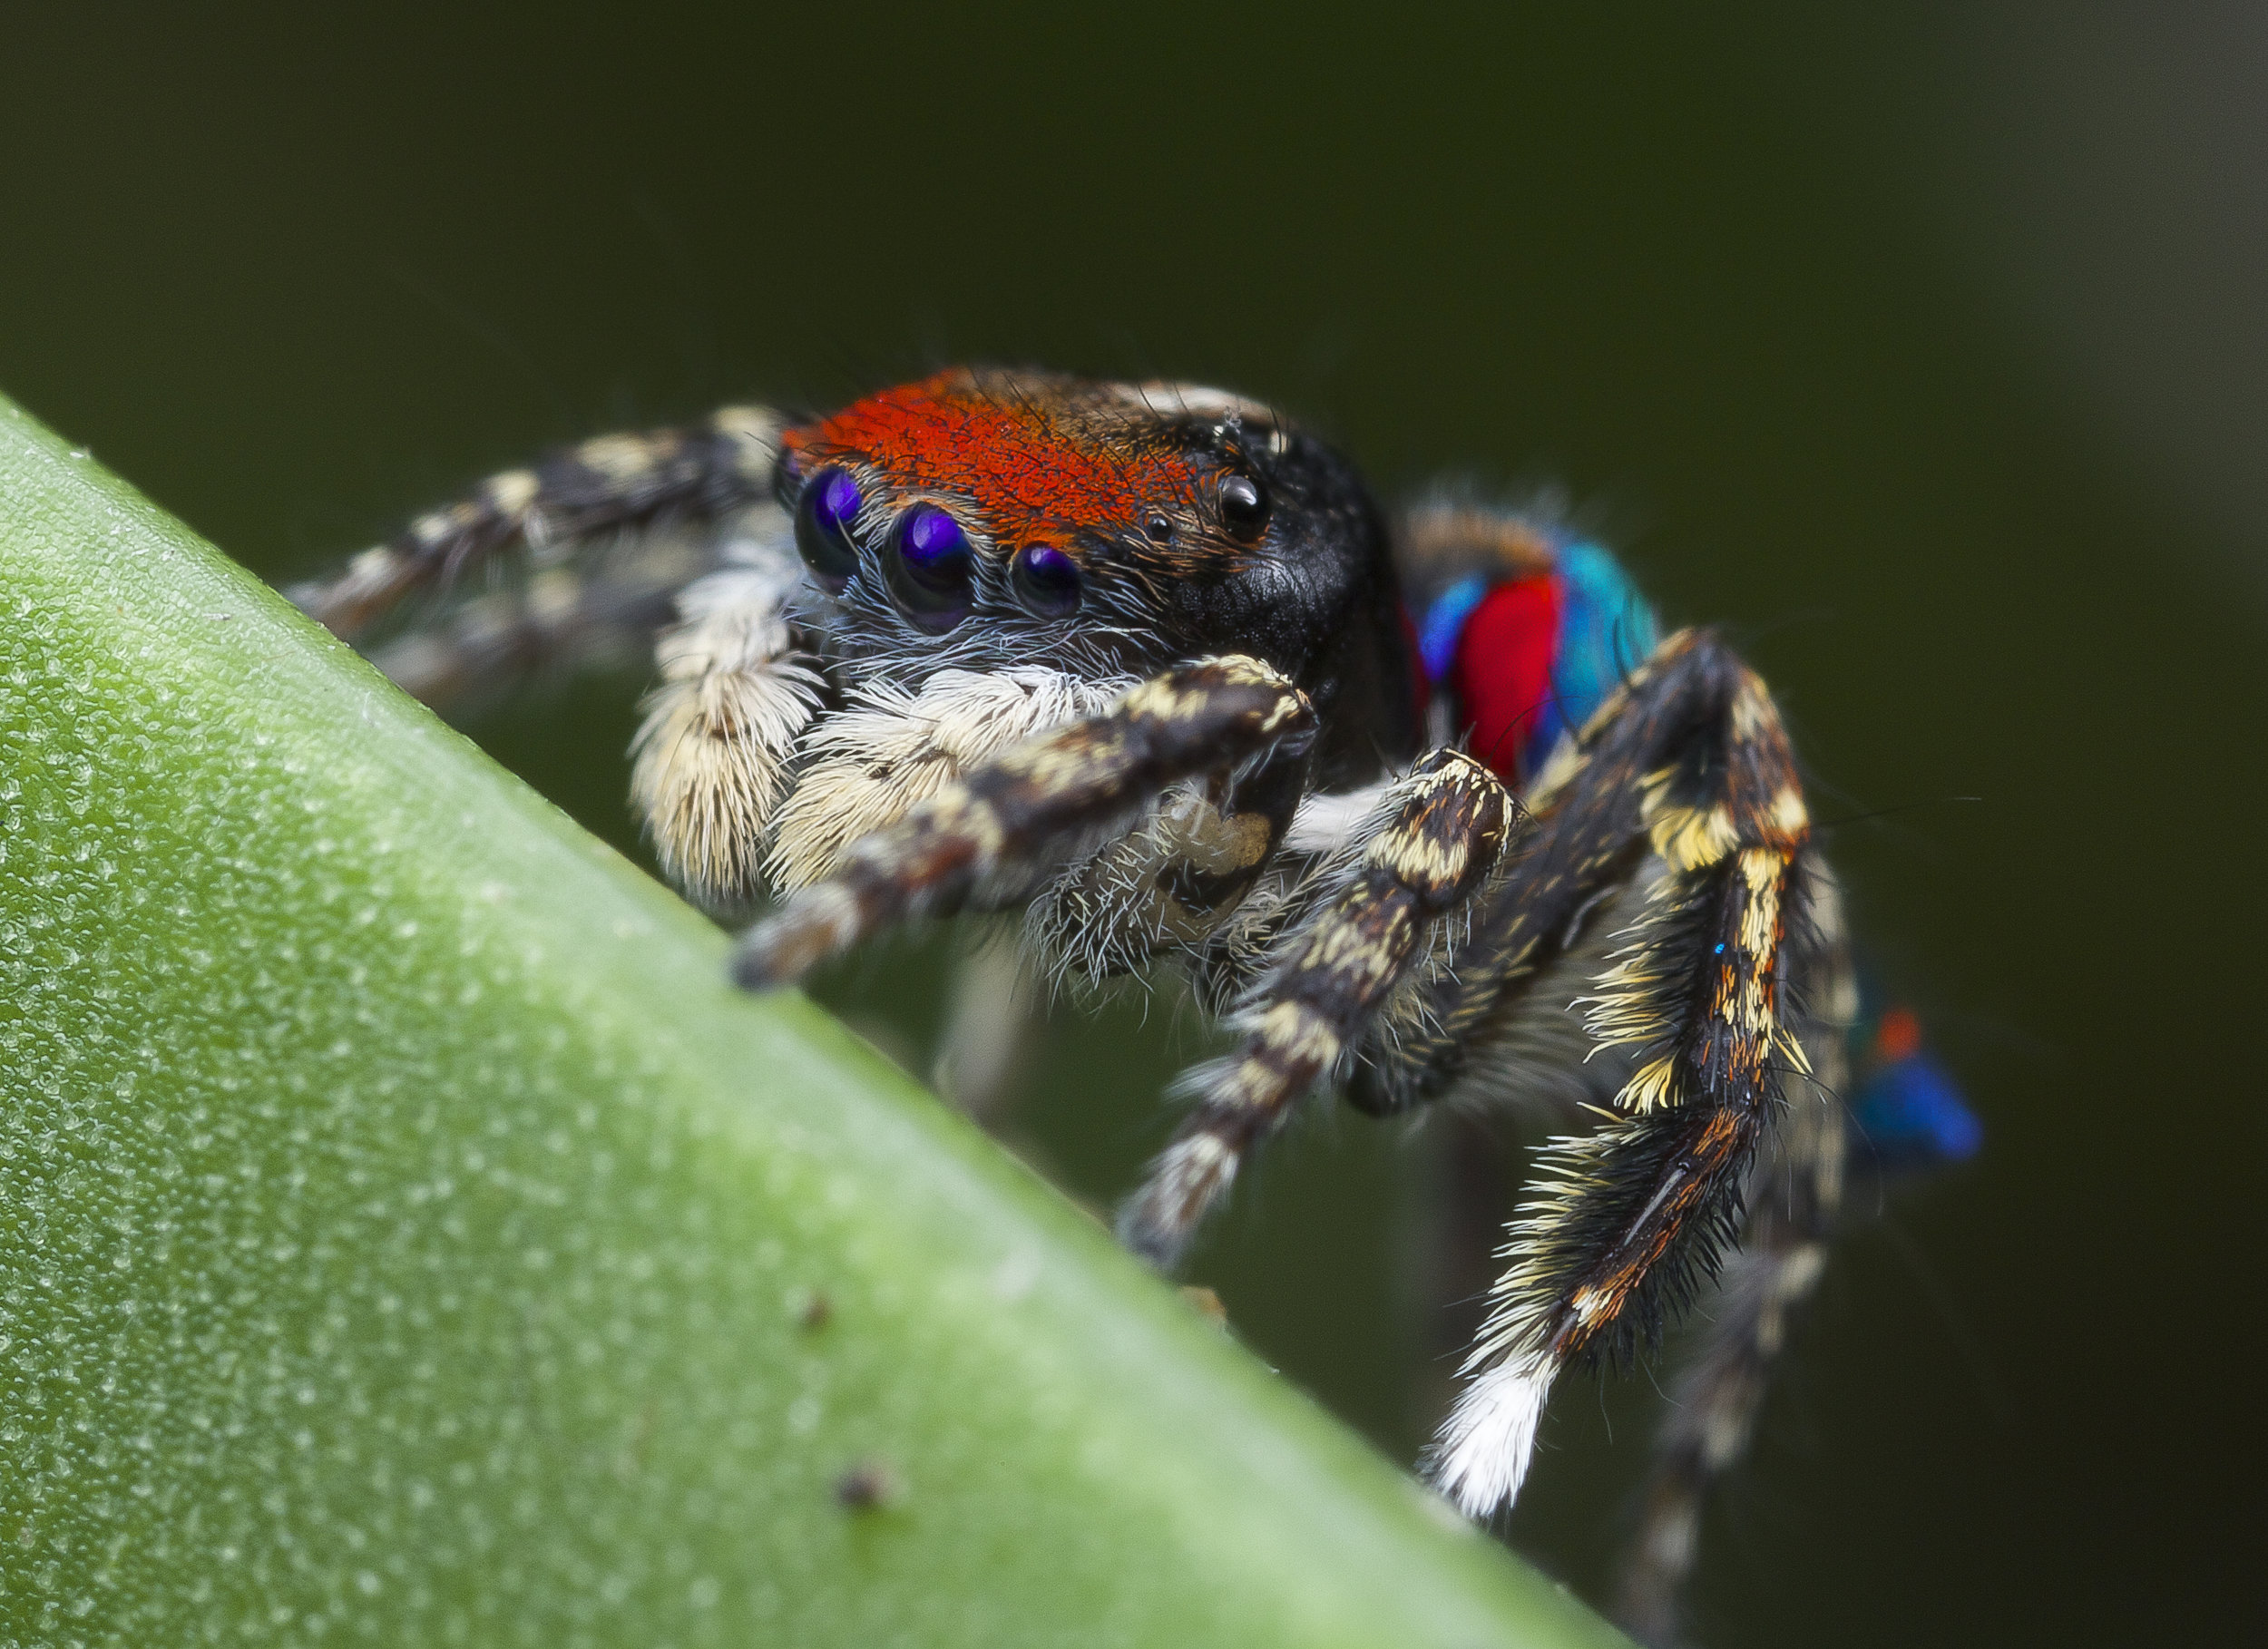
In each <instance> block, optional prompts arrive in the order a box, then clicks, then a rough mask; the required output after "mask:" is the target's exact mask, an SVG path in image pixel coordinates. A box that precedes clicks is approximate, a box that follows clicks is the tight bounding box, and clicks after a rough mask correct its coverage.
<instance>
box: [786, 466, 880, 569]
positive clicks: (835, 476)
mask: <svg viewBox="0 0 2268 1649" xmlns="http://www.w3.org/2000/svg"><path fill="white" fill-rule="evenodd" d="M863 503H865V499H863V498H861V497H860V496H859V495H858V483H856V482H855V481H853V480H852V479H851V478H850V476H849V475H847V474H846V473H844V472H843V471H841V470H839V469H837V468H836V467H835V466H834V465H833V464H829V465H828V466H827V467H826V469H823V470H821V471H820V472H819V473H817V474H816V475H814V476H813V477H812V478H811V479H810V480H809V481H807V482H806V483H804V488H803V495H802V496H801V497H800V498H798V499H797V501H796V548H797V551H800V552H801V553H802V555H803V564H804V565H805V566H807V567H808V568H810V569H811V576H812V577H813V578H815V579H816V580H818V581H819V582H820V583H821V584H823V585H825V586H826V588H827V589H829V590H833V591H835V592H836V594H838V595H839V594H841V593H842V590H843V586H844V585H846V584H847V583H849V582H850V578H851V574H852V573H854V572H856V571H858V545H857V543H856V542H855V541H854V540H853V539H852V538H851V533H850V524H851V522H852V521H853V519H855V517H856V515H857V514H858V510H859V506H860V505H861V504H863Z"/></svg>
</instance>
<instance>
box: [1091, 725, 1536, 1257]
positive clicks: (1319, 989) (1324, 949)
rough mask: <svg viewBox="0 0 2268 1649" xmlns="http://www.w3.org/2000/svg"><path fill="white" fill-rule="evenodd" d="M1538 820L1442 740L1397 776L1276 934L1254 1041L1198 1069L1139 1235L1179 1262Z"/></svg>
mask: <svg viewBox="0 0 2268 1649" xmlns="http://www.w3.org/2000/svg"><path fill="white" fill-rule="evenodd" d="M1525 823H1526V820H1525V815H1522V814H1521V813H1520V807H1519V805H1518V804H1517V803H1516V802H1514V801H1513V800H1512V798H1511V795H1510V792H1509V791H1507V790H1506V789H1505V788H1504V785H1503V783H1502V781H1501V780H1500V779H1498V778H1497V776H1495V775H1494V774H1492V773H1491V772H1490V771H1489V770H1488V769H1487V768H1486V767H1485V766H1481V764H1480V763H1479V762H1476V761H1474V760H1473V759H1472V758H1471V757H1470V756H1465V755H1463V754H1461V753H1460V752H1458V751H1455V750H1447V749H1443V750H1437V751H1435V752H1433V753H1432V755H1430V756H1426V757H1425V758H1423V759H1422V760H1421V761H1420V762H1419V763H1418V764H1417V765H1416V766H1414V767H1413V768H1412V769H1411V771H1410V772H1409V773H1408V774H1407V775H1406V776H1404V777H1403V778H1402V779H1401V780H1400V781H1399V782H1397V783H1395V784H1394V785H1392V786H1391V787H1390V788H1388V789H1387V791H1386V792H1385V794H1384V796H1383V800H1382V801H1381V802H1380V804H1379V805H1378V806H1377V808H1376V809H1375V810H1374V813H1373V814H1372V815H1371V819H1370V821H1369V822H1368V824H1367V825H1366V826H1365V827H1364V828H1363V829H1362V830H1360V831H1359V832H1358V834H1357V839H1356V843H1355V845H1354V851H1353V852H1352V853H1351V854H1349V855H1348V856H1347V857H1346V858H1345V859H1344V860H1343V861H1341V862H1340V863H1338V864H1330V863H1326V864H1325V868H1324V869H1323V870H1321V871H1319V872H1318V873H1317V874H1318V876H1319V877H1321V878H1323V879H1325V883H1326V885H1327V888H1328V891H1327V892H1325V893H1322V895H1321V896H1320V897H1319V898H1318V899H1317V900H1316V902H1315V904H1314V906H1313V908H1312V910H1311V912H1309V914H1308V915H1307V916H1306V917H1305V919H1303V920H1301V921H1300V922H1297V923H1295V925H1293V926H1292V927H1291V928H1290V929H1289V931H1288V932H1286V933H1285V934H1284V935H1283V937H1282V938H1281V939H1280V940H1279V941H1278V942H1276V946H1275V948H1274V949H1275V954H1276V957H1277V958H1278V959H1279V960H1277V961H1276V965H1275V966H1274V968H1273V969H1272V970H1271V971H1269V972H1268V973H1267V974H1266V976H1265V978H1263V980H1262V981H1261V982H1260V983H1259V985H1258V986H1257V988H1256V989H1255V990H1253V991H1251V992H1250V994H1249V996H1248V998H1247V1000H1246V1002H1245V1004H1244V1006H1243V1007H1242V1008H1240V1009H1239V1010H1238V1011H1237V1014H1236V1015H1235V1018H1234V1022H1235V1023H1236V1024H1237V1026H1238V1028H1239V1029H1241V1030H1242V1031H1243V1040H1242V1044H1241V1046H1240V1047H1239V1048H1238V1049H1237V1051H1236V1052H1234V1053H1233V1054H1231V1055H1229V1056H1228V1057H1227V1058H1226V1059H1220V1060H1217V1061H1215V1062H1213V1063H1212V1064H1209V1065H1207V1066H1203V1067H1200V1068H1198V1070H1197V1071H1195V1072H1193V1073H1191V1077H1190V1079H1189V1084H1188V1086H1189V1087H1190V1088H1191V1089H1192V1091H1194V1092H1195V1093H1196V1094H1197V1096H1198V1104H1197V1106H1196V1107H1195V1108H1194V1109H1192V1110H1191V1111H1190V1113H1189V1114H1188V1117H1185V1118H1184V1119H1183V1121H1182V1123H1181V1126H1180V1127H1179V1128H1178V1129H1177V1130H1176V1132H1175V1134H1174V1137H1173V1140H1172V1142H1171V1143H1170V1144H1168V1146H1167V1147H1166V1149H1165V1151H1164V1152H1163V1153H1162V1154H1161V1155H1160V1156H1158V1159H1157V1161H1156V1162H1155V1163H1153V1164H1152V1165H1151V1166H1150V1170H1149V1176H1148V1177H1147V1179H1146V1180H1145V1181H1144V1183H1143V1185H1142V1187H1141V1189H1140V1190H1139V1191H1138V1192H1136V1193H1135V1195H1133V1196H1132V1197H1131V1198H1129V1201H1128V1202H1127V1204H1126V1205H1125V1207H1124V1208H1123V1209H1122V1210H1121V1212H1120V1214H1119V1237H1120V1240H1121V1241H1123V1242H1124V1243H1125V1244H1126V1245H1127V1246H1128V1247H1129V1248H1130V1249H1132V1250H1134V1251H1135V1252H1136V1253H1138V1254H1143V1255H1145V1256H1146V1257H1148V1258H1149V1259H1150V1260H1152V1261H1153V1262H1155V1263H1157V1264H1160V1265H1166V1264H1171V1263H1172V1261H1173V1259H1174V1258H1175V1257H1176V1256H1177V1255H1178V1254H1179V1253H1180V1251H1181V1249H1182V1248H1183V1246H1184V1245H1185V1244H1187V1242H1188V1238H1189V1236H1190V1235H1191V1234H1192V1233H1194V1232H1195V1230H1196V1229H1197V1227H1198V1224H1199V1222H1200V1221H1201V1220H1202V1219H1203V1218H1204V1216H1205V1214H1206V1212H1207V1210H1208V1209H1209V1208H1210V1207H1211V1206H1212V1205H1214V1204H1215V1203H1217V1201H1218V1200H1219V1198H1220V1196H1221V1195H1222V1194H1223V1193H1225V1192H1226V1191H1227V1189H1228V1187H1229V1185H1230V1184H1231V1182H1232V1181H1233V1180H1234V1179H1235V1177H1236V1175H1237V1168H1238V1166H1239V1165H1240V1164H1241V1163H1242V1161H1243V1160H1244V1157H1245V1156H1246V1154H1247V1153H1248V1152H1250V1151H1251V1150H1252V1149H1253V1148H1254V1147H1255V1146H1257V1145H1258V1143H1259V1142H1260V1141H1261V1140H1263V1139H1264V1138H1266V1137H1267V1136H1268V1135H1269V1134H1270V1133H1272V1132H1273V1131H1274V1130H1275V1129H1276V1127H1278V1126H1279V1125H1280V1124H1281V1123H1282V1122H1283V1120H1284V1118H1285V1117H1286V1115H1287V1114H1288V1112H1289V1109H1290V1107H1291V1106H1292V1105H1293V1104H1294V1102H1295V1101H1296V1100H1297V1099H1298V1098H1300V1097H1301V1096H1303V1095H1304V1094H1305V1093H1306V1092H1307V1091H1308V1089H1309V1088H1312V1087H1313V1086H1314V1085H1315V1080H1316V1078H1319V1077H1321V1076H1322V1075H1323V1074H1324V1073H1325V1071H1327V1070H1329V1069H1330V1068H1332V1067H1334V1065H1336V1064H1337V1063H1338V1062H1339V1060H1340V1058H1341V1056H1342V1055H1343V1054H1344V1053H1346V1052H1348V1051H1349V1050H1350V1049H1354V1048H1355V1047H1356V1046H1357V1044H1358V1042H1359V1041H1360V1039H1361V1038H1362V1035H1363V1033H1364V1030H1365V1029H1368V1028H1369V1026H1370V1025H1371V1023H1372V1022H1373V1021H1374V1019H1375V1018H1376V1017H1377V1016H1378V1015H1379V1014H1380V1012H1381V1010H1383V1009H1384V1008H1385V1006H1386V1005H1387V1003H1388V1002H1389V1000H1390V999H1391V998H1392V997H1393V994H1394V992H1395V990H1396V988H1397V987H1398V986H1400V985H1401V983H1402V982H1403V980H1404V979H1406V978H1407V977H1408V976H1409V974H1410V971H1411V970H1412V968H1413V965H1414V964H1415V963H1416V962H1417V961H1419V959H1420V958H1421V956H1422V955H1423V954H1424V953H1425V952H1426V951H1427V950H1428V948H1429V946H1430V945H1431V943H1432V941H1433V939H1434V938H1435V936H1436V930H1437V928H1438V926H1439V924H1440V923H1441V922H1442V920H1443V919H1444V918H1446V917H1448V916H1450V915H1452V914H1453V913H1454V912H1457V911H1459V910H1460V909H1461V908H1462V907H1463V905H1464V904H1465V903H1466V901H1468V900H1469V899H1470V898H1471V896H1472V895H1473V893H1475V892H1476V891H1477V890H1478V889H1480V888H1481V885H1482V884H1483V883H1484V882H1485V881H1486V879H1487V878H1488V876H1489V874H1490V873H1491V872H1492V871H1493V870H1494V869H1495V868H1496V865H1497V863H1498V861H1499V860H1500V858H1501V856H1502V855H1503V853H1504V851H1505V847H1506V844H1507V843H1508V842H1509V841H1510V839H1511V838H1512V836H1513V835H1514V834H1515V832H1516V831H1517V829H1518V828H1519V827H1520V826H1521V825H1524V824H1525Z"/></svg>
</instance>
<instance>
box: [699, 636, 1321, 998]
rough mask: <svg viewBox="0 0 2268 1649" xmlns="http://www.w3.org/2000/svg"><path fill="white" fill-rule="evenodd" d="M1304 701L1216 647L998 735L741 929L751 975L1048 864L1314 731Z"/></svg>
mask: <svg viewBox="0 0 2268 1649" xmlns="http://www.w3.org/2000/svg"><path fill="white" fill-rule="evenodd" d="M1314 737H1315V709H1314V707H1313V706H1312V705H1310V704H1309V703H1308V702H1307V698H1306V696H1305V694H1304V693H1302V692H1300V690H1299V689H1298V688H1296V687H1295V686H1293V685H1292V683H1291V682H1290V681H1289V680H1288V679H1286V678H1285V677H1284V676H1282V675H1281V674H1279V673H1278V672H1277V671H1276V670H1275V669H1273V668H1270V667H1269V666H1267V665H1266V664H1263V663H1261V662H1260V661H1259V660H1257V659H1247V658H1242V657H1237V656H1230V657H1227V658H1220V659H1202V660H1199V661H1198V662H1197V663H1194V664H1187V665H1182V666H1180V667H1178V668H1175V669H1172V670H1168V672H1166V673H1165V674H1164V675H1162V676H1159V677H1157V678H1154V679H1152V680H1149V681H1146V682H1144V683H1142V684H1141V685H1140V686H1139V687H1137V688H1134V689H1133V690H1132V691H1130V692H1129V693H1128V694H1127V695H1126V697H1125V698H1122V699H1121V700H1120V701H1119V704H1118V705H1117V706H1116V707H1113V708H1112V709H1110V711H1108V712H1106V713H1105V714H1103V715H1100V716H1096V717H1090V718H1088V719H1086V720H1084V721H1079V722H1074V723H1072V724H1071V725H1070V726H1069V727H1061V728H1058V729H1057V730H1055V731H1054V732H1051V733H1048V734H1044V735H1042V736H1041V737H1037V738H1033V739H1031V740H1029V741H1027V742H1025V743H1023V744H1022V745H1019V746H1015V747H1014V748H1012V749H1010V750H1008V751H1006V752H1004V753H1003V754H1002V755H1000V756H996V757H994V758H993V759H992V760H991V761H989V762H986V763H984V764H983V765H982V766H979V767H977V768H976V769H975V770H973V771H972V772H970V773H967V774H964V775H963V776H961V777H960V778H958V779H956V780H954V781H953V782H952V783H950V784H947V785H944V786H943V788H942V789H941V790H940V791H939V792H938V793H937V794H936V795H934V796H932V797H930V799H929V800H927V801H925V802H923V803H921V804H920V805H917V806H915V807H914V808H913V809H912V811H910V812H909V813H907V814H906V815H904V817H902V818H900V819H898V820H897V821H896V822H895V823H894V824H892V825H887V826H886V827H885V828H883V829H881V830H879V831H877V832H875V833H874V834H870V835H867V836H865V837H864V838H862V839H861V840H859V841H857V842H855V843H854V844H852V845H851V846H850V847H849V848H848V849H846V851H845V852H844V854H842V857H841V859H840V861H839V863H838V864H836V868H835V869H834V870H833V871H832V872H830V873H828V874H827V875H826V878H825V879H824V880H822V881H819V882H817V883H814V884H812V885H810V886H808V887H806V888H804V889H803V890H802V891H801V892H799V893H797V894H795V895H794V896H793V898H791V899H790V901H789V902H788V903H787V907H786V908H785V909H783V910H782V911H780V912H778V913H777V915H775V916H773V917H771V918H770V919H769V920H767V921H766V922H762V923H759V924H758V926H757V927H756V929H755V930H754V931H752V932H750V933H749V934H748V938H747V939H746V940H745V941H744V942H743V943H742V946H741V949H740V953H739V959H738V963H737V966H736V977H737V978H738V980H739V981H740V982H741V983H742V984H744V985H746V986H748V987H749V988H751V989H763V988H767V987H769V986H773V985H778V984H786V983H789V982H792V981H795V980H797V979H800V978H801V977H802V976H803V975H804V974H805V973H807V972H808V971H810V970H811V968H813V967H814V966H816V964H817V963H818V962H819V961H823V960H824V959H825V958H826V957H828V956H830V955H833V954H835V953H836V952H838V951H843V950H846V949H847V948H848V947H850V946H851V945H853V944H855V943H856V942H858V941H859V940H860V939H862V938H864V937H865V936H866V935H867V934H870V933H873V932H876V931H877V930H879V929H881V928H883V927H885V926H887V925H889V924H891V923H894V922H901V921H904V920H905V919H906V918H907V917H909V916H912V915H915V914H918V913H921V912H928V911H938V910H950V909H953V908H957V907H958V906H959V905H960V904H961V903H963V902H964V901H965V900H966V899H968V898H969V897H970V896H971V895H972V894H979V893H985V892H987V891H989V892H991V893H994V894H995V895H998V894H1002V893H1008V894H1011V895H1012V894H1013V893H1014V892H1015V891H1016V890H1017V889H1019V888H1028V887H1029V885H1030V883H1031V882H1032V881H1034V880H1036V879H1037V878H1038V877H1039V876H1041V874H1043V873H1045V872H1046V871H1048V870H1050V869H1051V868H1054V865H1053V864H1051V862H1050V855H1051V854H1058V853H1061V852H1063V851H1064V850H1065V849H1066V848H1067V847H1069V846H1070V845H1071V844H1075V843H1077V842H1078V841H1079V840H1080V838H1082V837H1086V836H1089V835H1090V834H1098V833H1105V832H1108V831H1110V830H1113V829H1119V828H1123V827H1124V826H1125V825H1126V824H1128V823H1129V821H1131V820H1132V819H1134V818H1136V817H1138V816H1139V815H1140V814H1141V813H1142V812H1143V811H1144V810H1145V809H1147V808H1148V807H1149V805H1150V804H1151V803H1152V802H1154V801H1155V800H1156V798H1157V797H1158V795H1161V794H1162V793H1163V792H1165V791H1166V790H1168V789H1169V788H1171V787H1172V786H1173V785H1178V784H1179V783H1180V782H1181V781H1183V780H1185V779H1188V778H1191V777H1194V776H1198V775H1199V774H1205V773H1211V772H1217V771H1233V770H1235V769H1236V768H1237V767H1239V766H1242V765H1244V764H1245V763H1246V762H1247V761H1251V760H1253V759H1255V758H1256V757H1263V756H1270V755H1272V754H1285V753H1286V752H1293V751H1295V752H1298V753H1300V754H1301V756H1302V757H1303V759H1304V753H1305V748H1306V747H1307V746H1308V745H1309V744H1310V743H1311V742H1312V740H1313V739H1314Z"/></svg>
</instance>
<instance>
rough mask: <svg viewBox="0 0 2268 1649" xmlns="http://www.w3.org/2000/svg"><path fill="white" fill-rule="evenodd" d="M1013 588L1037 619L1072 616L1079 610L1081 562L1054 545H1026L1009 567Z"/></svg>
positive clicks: (1017, 596)
mask: <svg viewBox="0 0 2268 1649" xmlns="http://www.w3.org/2000/svg"><path fill="white" fill-rule="evenodd" d="M1008 584H1009V588H1010V589H1012V590H1014V591H1015V592H1016V600H1017V601H1018V602H1019V603H1020V604H1021V605H1022V607H1023V610H1025V611H1026V612H1028V613H1030V614H1031V615H1032V617H1034V618H1037V619H1068V618H1070V616H1071V614H1073V613H1075V612H1077V611H1078V610H1079V565H1078V563H1077V562H1075V561H1072V560H1071V558H1070V556H1068V555H1065V554H1064V553H1063V552H1062V551H1061V550H1058V549H1057V548H1056V547H1055V546H1054V545H1053V544H1026V545H1025V546H1024V547H1023V548H1022V549H1021V550H1019V551H1016V559H1015V561H1012V563H1010V565H1009V569H1008Z"/></svg>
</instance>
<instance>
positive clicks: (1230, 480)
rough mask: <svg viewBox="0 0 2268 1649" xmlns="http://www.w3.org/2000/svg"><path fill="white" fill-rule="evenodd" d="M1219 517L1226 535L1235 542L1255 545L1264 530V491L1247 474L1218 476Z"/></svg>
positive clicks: (1265, 492)
mask: <svg viewBox="0 0 2268 1649" xmlns="http://www.w3.org/2000/svg"><path fill="white" fill-rule="evenodd" d="M1220 518H1221V524H1222V525H1223V526H1225V527H1227V529H1228V536H1229V537H1231V538H1233V539H1235V540H1236V541H1237V542H1238V543H1240V544H1249V543H1254V542H1257V541H1258V539H1259V537H1260V534H1262V533H1263V532H1266V531H1267V530H1268V493H1267V489H1266V487H1264V486H1262V485H1261V484H1260V483H1259V482H1257V481H1256V480H1255V479H1254V478H1253V477H1251V476H1250V475H1241V474H1230V475H1224V476H1222V477H1221V479H1220Z"/></svg>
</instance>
